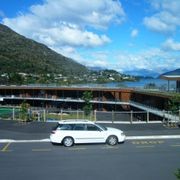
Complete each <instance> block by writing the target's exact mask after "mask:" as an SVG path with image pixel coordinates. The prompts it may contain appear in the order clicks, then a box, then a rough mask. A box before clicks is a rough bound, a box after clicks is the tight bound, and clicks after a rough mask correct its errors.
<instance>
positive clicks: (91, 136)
mask: <svg viewBox="0 0 180 180" xmlns="http://www.w3.org/2000/svg"><path fill="white" fill-rule="evenodd" d="M86 138H87V140H88V142H89V143H102V142H105V132H104V131H103V130H102V129H100V128H99V127H98V126H96V125H95V124H86Z"/></svg>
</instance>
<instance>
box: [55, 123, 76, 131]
mask: <svg viewBox="0 0 180 180" xmlns="http://www.w3.org/2000/svg"><path fill="white" fill-rule="evenodd" d="M57 129H60V130H72V129H73V126H72V124H59V126H58V128H57Z"/></svg>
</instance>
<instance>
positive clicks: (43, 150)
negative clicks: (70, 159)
mask: <svg viewBox="0 0 180 180" xmlns="http://www.w3.org/2000/svg"><path fill="white" fill-rule="evenodd" d="M32 151H33V152H49V151H51V149H32Z"/></svg>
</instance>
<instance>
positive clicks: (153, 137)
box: [126, 135, 180, 140]
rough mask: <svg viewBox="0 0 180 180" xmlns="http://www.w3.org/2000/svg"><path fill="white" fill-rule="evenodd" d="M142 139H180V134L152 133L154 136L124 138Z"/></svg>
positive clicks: (128, 137) (129, 138) (129, 137)
mask: <svg viewBox="0 0 180 180" xmlns="http://www.w3.org/2000/svg"><path fill="white" fill-rule="evenodd" d="M143 139H146V140H147V139H180V135H154V136H127V137H126V140H143Z"/></svg>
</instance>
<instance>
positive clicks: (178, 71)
mask: <svg viewBox="0 0 180 180" xmlns="http://www.w3.org/2000/svg"><path fill="white" fill-rule="evenodd" d="M163 75H167V76H168V75H169V76H173V75H174V76H180V68H179V69H175V70H173V71H168V72H166V73H164V74H162V76H163Z"/></svg>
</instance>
